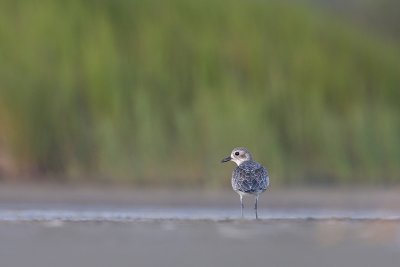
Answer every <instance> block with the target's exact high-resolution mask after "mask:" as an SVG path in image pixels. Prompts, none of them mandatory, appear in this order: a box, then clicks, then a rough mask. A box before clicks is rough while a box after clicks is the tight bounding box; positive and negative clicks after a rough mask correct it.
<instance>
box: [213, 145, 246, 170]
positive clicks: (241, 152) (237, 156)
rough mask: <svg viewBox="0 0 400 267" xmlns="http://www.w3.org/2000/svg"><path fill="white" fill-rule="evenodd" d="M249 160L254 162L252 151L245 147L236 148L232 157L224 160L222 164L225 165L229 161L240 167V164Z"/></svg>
mask: <svg viewBox="0 0 400 267" xmlns="http://www.w3.org/2000/svg"><path fill="white" fill-rule="evenodd" d="M248 160H252V157H251V154H250V151H248V150H247V149H246V148H244V147H236V148H234V149H233V150H232V153H231V155H230V156H229V157H226V158H224V159H223V160H222V161H221V162H222V163H224V162H228V161H233V162H235V163H236V164H237V165H238V166H239V165H240V164H242V163H243V162H245V161H248Z"/></svg>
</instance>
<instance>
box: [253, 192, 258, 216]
mask: <svg viewBox="0 0 400 267" xmlns="http://www.w3.org/2000/svg"><path fill="white" fill-rule="evenodd" d="M257 204H258V195H256V201H255V203H254V210H255V212H256V219H258V210H257V206H258V205H257Z"/></svg>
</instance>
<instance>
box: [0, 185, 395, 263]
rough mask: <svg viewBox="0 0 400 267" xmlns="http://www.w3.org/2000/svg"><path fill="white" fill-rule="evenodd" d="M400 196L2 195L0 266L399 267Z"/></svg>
mask: <svg viewBox="0 0 400 267" xmlns="http://www.w3.org/2000/svg"><path fill="white" fill-rule="evenodd" d="M399 192H400V191H392V192H387V191H380V192H364V191H361V192H359V193H356V194H354V193H342V192H332V193H330V192H327V191H311V192H300V191H298V190H295V191H290V192H276V193H274V192H271V194H268V195H266V196H265V198H263V199H262V200H261V202H260V207H261V208H260V209H259V217H260V218H261V220H254V211H253V209H252V208H251V205H252V203H251V199H250V201H248V202H247V203H246V204H247V205H246V209H245V218H246V219H245V220H241V219H240V207H239V205H238V199H237V196H236V195H234V194H232V192H229V193H227V194H208V195H207V194H196V193H193V192H190V193H185V192H181V193H180V194H176V193H168V192H167V193H160V192H158V193H157V194H148V193H147V192H130V191H129V190H128V191H126V192H121V191H109V190H108V189H107V190H104V192H103V191H99V192H92V191H90V190H88V191H78V192H76V191H71V190H63V189H59V188H58V189H57V188H50V189H46V190H43V189H42V188H40V189H35V188H33V189H32V188H26V189H23V190H21V189H13V188H4V187H3V188H0V237H1V238H0V258H1V264H0V266H6V267H14V266H15V267H20V266H30V267H53V266H57V267H70V266H84V267H103V266H104V267H109V266H130V267H131V266H141V267H142V266H174V267H175V266H177V267H179V266H191V267H197V266H198V267H204V266H220V267H225V266H226V267H235V266H252V267H257V266H271V267H279V266H282V267H283V266H285V267H287V266H296V267H320V266H324V267H330V266H332V267H337V266H351V267H368V266H371V267H375V266H380V267H392V266H393V267H398V266H400V204H399V203H400V197H399V196H400V193H399Z"/></svg>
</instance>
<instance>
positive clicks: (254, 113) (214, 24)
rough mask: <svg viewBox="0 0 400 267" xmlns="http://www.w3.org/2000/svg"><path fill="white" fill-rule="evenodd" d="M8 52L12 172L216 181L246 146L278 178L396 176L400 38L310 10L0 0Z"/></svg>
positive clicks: (0, 99) (5, 121)
mask: <svg viewBox="0 0 400 267" xmlns="http://www.w3.org/2000/svg"><path fill="white" fill-rule="evenodd" d="M0 53H1V58H2V60H1V61H0V153H1V154H0V156H2V157H3V158H4V159H5V160H3V162H6V163H3V167H2V168H3V177H4V178H6V177H11V176H15V177H20V176H21V175H28V176H43V175H44V176H50V177H57V178H55V179H69V180H74V179H81V178H83V177H84V178H86V179H88V180H111V181H132V182H134V183H137V184H143V183H154V184H160V185H162V184H168V183H170V182H172V183H174V184H204V185H207V186H219V185H221V184H225V183H226V177H227V176H228V175H229V172H230V168H228V167H227V166H221V165H219V160H220V159H221V158H222V157H223V156H225V155H226V154H227V153H229V151H230V150H231V149H232V147H234V146H238V145H240V146H248V147H249V149H250V150H252V151H253V152H254V154H255V157H256V159H258V160H259V161H261V162H263V163H265V164H266V165H267V166H268V167H269V168H270V169H271V172H272V175H273V177H275V179H274V183H276V184H278V183H282V184H283V183H304V182H315V181H318V182H324V181H325V182H329V183H330V182H338V183H345V182H357V183H358V182H365V183H384V182H393V181H396V180H398V179H400V178H399V177H400V176H399V175H398V174H399V173H400V166H399V164H398V163H399V162H400V142H399V141H398V138H399V136H400V122H399V115H400V106H399V99H400V90H399V86H400V75H399V73H400V56H399V50H398V49H396V48H395V46H394V45H393V46H391V45H390V44H388V43H386V42H381V41H380V40H378V39H375V38H373V37H370V36H368V35H367V34H365V33H362V32H360V31H358V30H357V29H355V28H352V27H351V26H349V25H347V24H346V23H345V22H341V21H337V20H335V19H334V18H332V17H329V16H324V15H323V14H315V13H313V12H311V11H310V10H307V9H304V8H299V7H295V6H293V5H284V4H276V3H274V2H267V1H239V0H237V1H211V0H210V1H208V0H206V1H194V0H189V1H183V0H171V1H122V0H119V1H118V0H117V1H94V0H87V1H77V0H71V1H50V0H49V1H41V2H40V4H38V3H36V2H33V1H1V2H0ZM10 166H11V167H10ZM0 167H1V165H0ZM228 169H229V170H228ZM60 177H63V178H60ZM223 177H225V178H223Z"/></svg>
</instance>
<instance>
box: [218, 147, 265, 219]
mask: <svg viewBox="0 0 400 267" xmlns="http://www.w3.org/2000/svg"><path fill="white" fill-rule="evenodd" d="M228 161H233V162H235V163H236V164H237V167H236V168H235V169H234V170H233V172H232V188H233V190H234V191H235V192H237V193H238V194H239V196H240V205H241V215H242V218H243V209H244V205H243V196H246V195H253V196H254V197H255V202H254V211H255V215H256V219H258V210H257V205H258V198H259V196H260V194H261V193H263V192H265V191H266V190H267V188H268V187H269V174H268V170H267V169H266V168H264V167H263V166H262V165H261V164H260V163H258V162H256V161H253V157H252V155H251V153H250V151H249V150H248V149H247V148H244V147H236V148H234V149H233V150H232V152H231V155H230V156H228V157H226V158H224V159H223V160H222V161H221V163H225V162H228Z"/></svg>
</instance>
